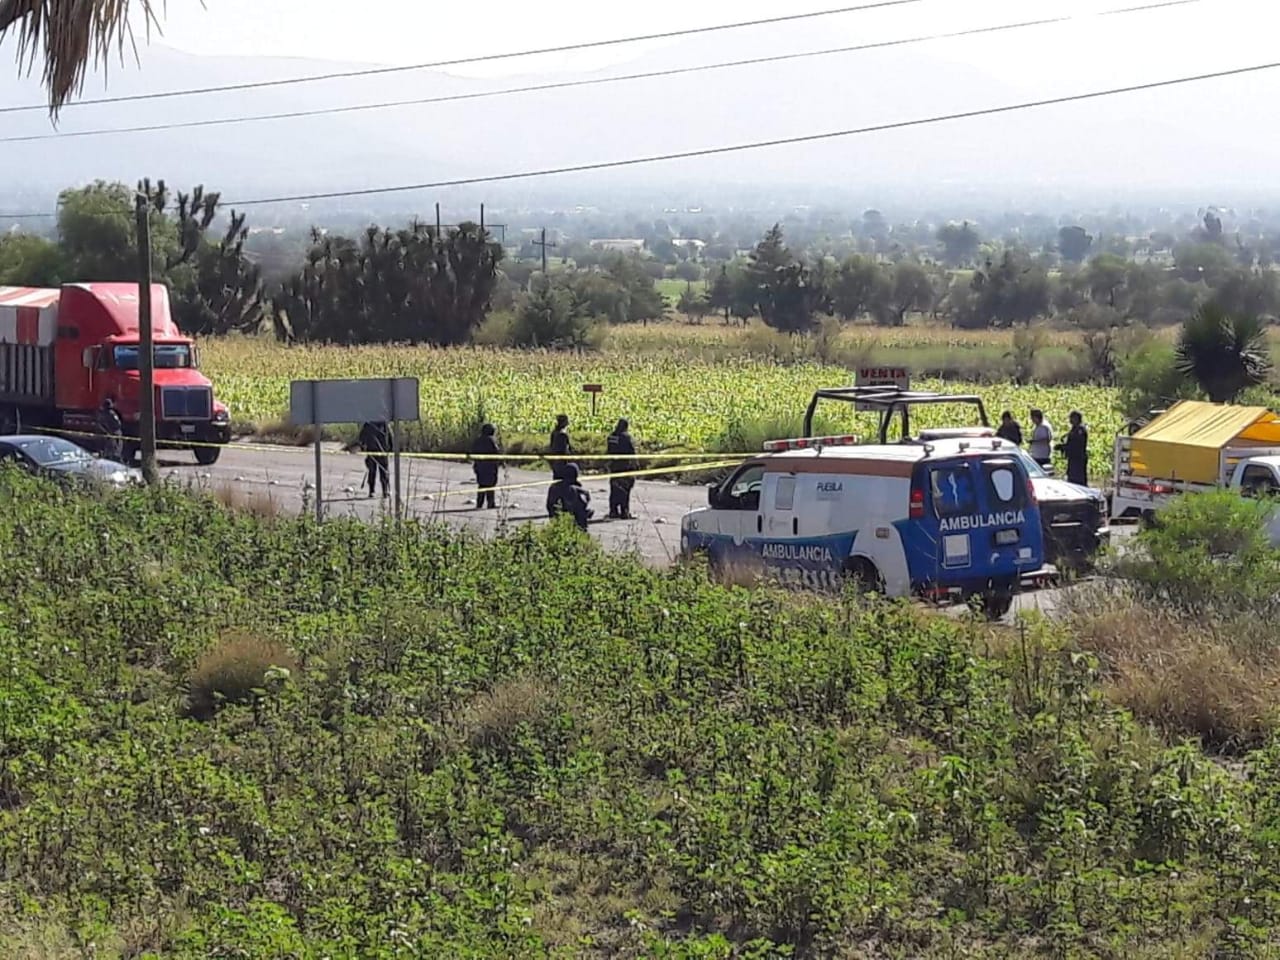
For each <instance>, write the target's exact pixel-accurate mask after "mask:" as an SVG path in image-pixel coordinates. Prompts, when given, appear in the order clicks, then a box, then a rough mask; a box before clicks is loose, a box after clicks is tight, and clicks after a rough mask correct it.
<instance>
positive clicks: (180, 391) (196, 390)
mask: <svg viewBox="0 0 1280 960" xmlns="http://www.w3.org/2000/svg"><path fill="white" fill-rule="evenodd" d="M160 416H162V417H163V418H164V419H166V420H208V419H210V418H211V417H212V416H213V391H212V390H210V389H209V388H208V387H163V388H162V389H161V390H160Z"/></svg>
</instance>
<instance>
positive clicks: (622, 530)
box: [161, 444, 1126, 614]
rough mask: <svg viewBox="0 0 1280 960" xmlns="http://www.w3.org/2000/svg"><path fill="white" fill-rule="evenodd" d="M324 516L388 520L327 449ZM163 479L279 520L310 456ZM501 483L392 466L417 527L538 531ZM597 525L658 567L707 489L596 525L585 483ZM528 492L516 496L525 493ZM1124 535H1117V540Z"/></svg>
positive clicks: (639, 505) (354, 466) (260, 449)
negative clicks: (482, 490)
mask: <svg viewBox="0 0 1280 960" xmlns="http://www.w3.org/2000/svg"><path fill="white" fill-rule="evenodd" d="M322 451H323V454H322V457H321V469H322V478H323V491H324V507H325V515H326V516H329V517H335V516H355V517H360V518H363V519H370V518H373V517H377V516H380V515H382V514H383V513H384V512H385V511H389V509H390V506H389V502H388V501H384V500H383V499H382V498H381V497H377V498H373V499H370V498H369V497H368V496H367V494H366V492H365V491H364V490H362V489H361V484H362V483H363V481H364V456H363V455H362V454H358V453H356V454H351V453H344V452H342V450H341V449H340V448H339V447H338V445H336V444H326V445H324V446H323V447H322ZM161 467H162V472H163V474H164V475H165V476H166V477H168V478H171V479H172V480H174V481H176V482H178V483H181V484H184V485H190V486H193V487H196V488H200V489H204V490H209V491H212V492H215V493H218V494H219V495H221V496H223V497H224V498H225V499H229V500H232V501H233V502H239V503H242V504H247V505H253V504H255V503H256V504H259V505H262V504H269V505H270V506H271V507H273V508H274V509H275V510H278V511H279V512H282V513H297V512H300V511H301V510H302V509H303V506H304V504H308V503H309V504H314V497H313V496H311V489H310V488H311V485H312V484H313V483H314V479H315V454H314V448H311V447H297V448H294V447H278V446H267V445H265V444H263V445H258V444H244V445H238V446H233V447H229V448H227V449H226V450H224V451H223V453H222V456H221V458H220V459H219V460H218V462H217V463H216V464H214V465H213V466H211V467H202V466H198V465H196V464H195V462H194V459H193V458H192V456H191V454H190V453H186V452H178V451H174V452H171V453H166V452H165V451H162V452H161ZM500 483H501V484H502V485H503V486H510V487H513V489H506V490H499V491H498V492H497V501H498V506H497V509H494V510H476V509H475V490H476V483H475V478H474V477H473V475H472V472H471V467H470V466H468V465H467V464H464V463H454V462H448V461H440V460H427V459H421V458H413V457H405V458H402V460H401V490H402V493H403V497H404V502H405V508H406V511H407V513H409V514H410V515H412V516H416V517H421V518H424V519H432V520H438V521H442V522H445V523H448V524H449V525H451V526H453V527H456V528H459V529H466V530H470V531H473V532H476V533H478V534H481V535H485V536H488V535H492V534H494V533H495V532H497V531H500V530H503V529H508V528H510V527H511V526H512V525H518V524H522V523H542V522H545V521H546V512H545V508H544V502H545V498H546V490H547V485H548V483H549V478H548V474H547V473H546V472H538V471H529V470H519V469H515V468H511V467H504V468H503V473H502V477H501V478H500ZM583 483H584V486H585V487H586V489H587V490H588V492H590V494H591V501H592V507H593V509H594V510H595V512H596V518H595V520H593V522H592V523H591V527H590V533H591V536H592V537H594V538H595V539H596V540H598V541H600V543H601V544H602V545H603V546H604V547H605V548H606V549H609V550H614V551H619V552H632V553H638V554H640V555H641V556H642V557H643V558H644V560H645V562H647V563H650V564H652V565H655V566H666V565H668V564H670V563H672V562H674V561H675V560H676V559H677V557H678V556H679V552H680V520H681V518H682V517H683V516H684V515H685V514H686V513H687V512H688V511H690V510H692V509H694V508H696V507H700V506H703V505H705V504H706V488H705V487H701V486H688V485H682V484H677V483H674V482H672V481H669V480H639V481H637V483H636V487H635V490H634V492H633V493H632V498H631V509H632V513H633V514H634V515H635V516H634V519H632V520H608V519H601V518H602V517H604V515H606V514H607V513H608V503H609V491H608V482H607V481H593V480H592V479H591V478H590V477H589V476H588V477H585V478H584V481H583ZM526 484H527V485H528V486H524V485H526ZM1125 533H1126V532H1125V531H1122V530H1117V534H1118V535H1119V536H1120V537H1123V536H1124V535H1125ZM1062 594H1063V590H1061V589H1053V590H1040V591H1036V592H1033V593H1027V594H1023V595H1020V596H1019V597H1018V598H1017V599H1016V600H1015V603H1014V611H1015V612H1017V611H1019V610H1040V611H1042V612H1044V613H1049V614H1051V613H1052V612H1053V610H1054V609H1055V607H1056V606H1057V604H1058V602H1059V601H1060V599H1061V596H1062Z"/></svg>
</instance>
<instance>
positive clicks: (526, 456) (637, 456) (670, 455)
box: [31, 427, 754, 463]
mask: <svg viewBox="0 0 1280 960" xmlns="http://www.w3.org/2000/svg"><path fill="white" fill-rule="evenodd" d="M31 429H32V430H33V431H34V432H36V433H48V434H53V435H55V436H59V437H87V438H89V439H91V440H97V441H103V440H106V439H107V437H106V435H105V434H101V433H94V432H92V431H88V430H65V429H61V428H57V427H32V428H31ZM123 439H124V440H125V442H129V443H137V440H136V439H132V438H123ZM156 447H157V449H161V450H173V449H183V450H186V449H194V448H195V447H217V448H218V449H220V450H249V451H252V452H254V453H305V454H308V455H309V454H310V453H311V450H312V444H309V443H308V444H305V445H299V444H282V443H236V442H234V441H232V442H229V443H209V442H208V441H201V440H161V439H158V438H157V440H156ZM343 452H348V453H359V454H365V455H367V454H366V452H365V451H363V450H349V449H347V448H345V447H344V448H343ZM391 453H392V452H391V451H390V450H388V451H387V452H386V456H391ZM400 456H401V457H402V458H403V459H408V460H456V461H460V462H467V463H471V462H480V461H485V460H501V461H503V462H510V461H520V462H532V461H538V460H542V461H546V462H551V461H553V460H555V461H559V460H567V461H571V462H573V463H580V462H582V461H595V460H701V459H707V460H710V459H715V458H724V457H747V456H754V454H745V453H744V454H735V453H715V452H711V451H705V450H701V451H699V450H690V451H685V450H671V451H667V452H662V451H659V452H657V453H631V454H625V455H621V454H615V453H570V454H551V453H480V454H473V453H443V452H441V453H433V452H424V451H415V452H410V451H407V450H402V451H400Z"/></svg>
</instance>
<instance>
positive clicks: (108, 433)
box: [98, 397, 124, 460]
mask: <svg viewBox="0 0 1280 960" xmlns="http://www.w3.org/2000/svg"><path fill="white" fill-rule="evenodd" d="M98 431H99V432H100V433H101V434H102V436H103V441H102V455H103V456H104V457H106V458H107V459H108V460H119V459H120V457H121V455H122V450H123V448H124V426H123V425H122V424H121V423H120V414H118V413H116V403H115V401H114V400H112V399H111V398H110V397H107V399H105V400H103V401H102V406H101V407H100V408H99V409H98Z"/></svg>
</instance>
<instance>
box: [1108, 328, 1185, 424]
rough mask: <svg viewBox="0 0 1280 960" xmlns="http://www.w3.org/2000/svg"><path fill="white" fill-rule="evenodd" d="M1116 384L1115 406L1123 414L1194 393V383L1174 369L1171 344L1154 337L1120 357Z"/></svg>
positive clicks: (1142, 411)
mask: <svg viewBox="0 0 1280 960" xmlns="http://www.w3.org/2000/svg"><path fill="white" fill-rule="evenodd" d="M1116 386H1117V387H1119V389H1120V396H1119V398H1118V400H1117V402H1116V406H1117V407H1119V409H1120V412H1121V413H1123V414H1124V415H1125V416H1126V417H1139V416H1142V415H1143V414H1145V413H1147V412H1149V411H1151V410H1157V409H1161V408H1163V407H1166V406H1168V405H1169V404H1170V403H1172V402H1173V401H1175V400H1186V399H1190V398H1191V397H1194V396H1195V395H1196V390H1195V385H1194V384H1192V383H1191V382H1190V381H1188V380H1187V378H1186V377H1184V376H1183V375H1182V373H1181V372H1180V371H1179V370H1178V357H1177V353H1176V352H1175V350H1174V348H1173V346H1172V345H1171V344H1168V343H1165V342H1164V341H1162V340H1155V339H1152V340H1147V341H1146V342H1144V343H1141V344H1139V345H1138V346H1136V347H1135V348H1134V349H1133V350H1132V351H1130V352H1129V353H1128V354H1127V355H1126V356H1125V357H1124V358H1123V359H1122V360H1120V362H1119V363H1118V364H1117V365H1116Z"/></svg>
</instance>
